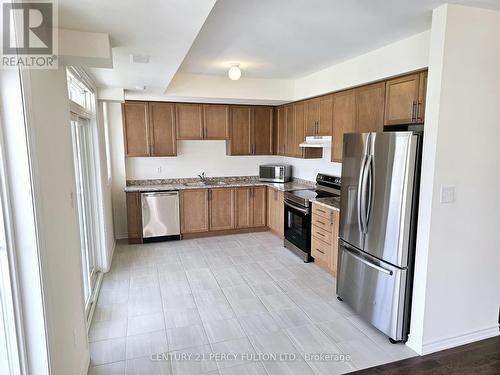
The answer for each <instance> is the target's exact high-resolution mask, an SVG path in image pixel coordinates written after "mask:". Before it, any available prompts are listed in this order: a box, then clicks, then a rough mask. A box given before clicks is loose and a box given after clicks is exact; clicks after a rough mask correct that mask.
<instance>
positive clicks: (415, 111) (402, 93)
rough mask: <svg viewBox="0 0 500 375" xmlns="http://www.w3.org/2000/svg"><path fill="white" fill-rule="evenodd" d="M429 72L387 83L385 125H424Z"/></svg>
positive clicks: (395, 79)
mask: <svg viewBox="0 0 500 375" xmlns="http://www.w3.org/2000/svg"><path fill="white" fill-rule="evenodd" d="M426 91H427V71H425V72H420V73H415V74H410V75H406V76H403V77H398V78H394V79H391V80H388V81H387V87H386V96H385V116H384V125H406V124H423V123H424V119H425V95H426Z"/></svg>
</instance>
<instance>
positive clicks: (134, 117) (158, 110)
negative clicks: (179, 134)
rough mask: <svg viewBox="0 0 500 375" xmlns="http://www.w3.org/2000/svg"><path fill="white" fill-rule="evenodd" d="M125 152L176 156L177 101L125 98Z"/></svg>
mask: <svg viewBox="0 0 500 375" xmlns="http://www.w3.org/2000/svg"><path fill="white" fill-rule="evenodd" d="M122 112H123V128H124V134H123V135H124V139H125V156H127V157H133V156H175V155H177V148H176V142H175V115H174V104H172V103H162V102H149V103H148V102H125V103H124V104H123V105H122Z"/></svg>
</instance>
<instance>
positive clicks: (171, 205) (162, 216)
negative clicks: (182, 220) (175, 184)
mask: <svg viewBox="0 0 500 375" xmlns="http://www.w3.org/2000/svg"><path fill="white" fill-rule="evenodd" d="M141 198H142V199H141V200H142V236H143V237H144V238H151V237H163V236H176V235H180V225H179V192H177V191H168V192H157V193H143V194H142V197H141Z"/></svg>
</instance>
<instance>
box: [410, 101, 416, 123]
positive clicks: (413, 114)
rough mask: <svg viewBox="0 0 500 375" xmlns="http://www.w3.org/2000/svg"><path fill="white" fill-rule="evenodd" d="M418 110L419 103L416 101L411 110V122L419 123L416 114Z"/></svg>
mask: <svg viewBox="0 0 500 375" xmlns="http://www.w3.org/2000/svg"><path fill="white" fill-rule="evenodd" d="M416 109H417V101H416V100H414V101H413V104H412V108H411V121H412V122H414V121H417V114H416Z"/></svg>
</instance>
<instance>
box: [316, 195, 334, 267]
mask: <svg viewBox="0 0 500 375" xmlns="http://www.w3.org/2000/svg"><path fill="white" fill-rule="evenodd" d="M338 243H339V211H338V210H335V209H333V208H328V207H325V206H323V205H320V204H318V203H313V209H312V219H311V256H312V257H313V258H314V262H315V263H317V265H318V266H320V267H321V268H323V269H324V270H326V271H328V272H329V273H331V274H332V275H333V276H336V275H337V257H338Z"/></svg>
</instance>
